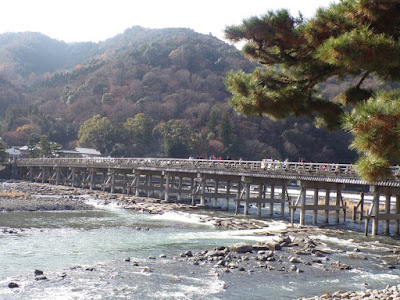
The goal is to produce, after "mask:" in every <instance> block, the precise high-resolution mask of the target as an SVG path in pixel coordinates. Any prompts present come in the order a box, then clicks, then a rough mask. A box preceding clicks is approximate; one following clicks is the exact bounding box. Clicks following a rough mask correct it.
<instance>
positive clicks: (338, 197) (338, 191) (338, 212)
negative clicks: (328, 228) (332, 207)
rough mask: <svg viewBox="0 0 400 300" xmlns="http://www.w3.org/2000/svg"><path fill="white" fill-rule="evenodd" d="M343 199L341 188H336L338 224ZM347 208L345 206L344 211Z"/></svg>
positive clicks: (337, 222) (336, 218)
mask: <svg viewBox="0 0 400 300" xmlns="http://www.w3.org/2000/svg"><path fill="white" fill-rule="evenodd" d="M341 199H342V193H341V191H340V189H337V190H336V208H337V210H336V215H335V221H336V224H339V218H340V210H339V208H340V201H341ZM345 209H346V208H343V211H345ZM344 218H346V215H344Z"/></svg>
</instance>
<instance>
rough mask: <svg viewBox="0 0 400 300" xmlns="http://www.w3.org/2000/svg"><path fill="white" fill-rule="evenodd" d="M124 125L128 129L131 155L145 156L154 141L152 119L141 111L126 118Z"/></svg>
mask: <svg viewBox="0 0 400 300" xmlns="http://www.w3.org/2000/svg"><path fill="white" fill-rule="evenodd" d="M123 127H124V129H125V131H126V135H127V139H126V144H127V148H128V149H129V150H128V152H129V155H134V156H143V155H145V153H146V149H147V148H148V147H149V145H150V144H151V141H152V132H153V124H152V121H151V119H149V118H147V117H146V115H145V114H143V113H140V114H137V115H135V117H133V118H128V119H126V121H125V123H124V124H123Z"/></svg>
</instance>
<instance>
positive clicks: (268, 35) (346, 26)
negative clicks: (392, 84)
mask: <svg viewBox="0 0 400 300" xmlns="http://www.w3.org/2000/svg"><path fill="white" fill-rule="evenodd" d="M399 28H400V1H380V0H342V1H340V3H338V4H333V5H331V6H330V7H329V8H326V9H319V10H318V12H317V13H316V15H315V16H314V17H313V18H311V19H310V20H304V19H303V18H302V16H301V15H300V16H299V17H292V16H291V15H290V14H289V13H288V11H287V10H279V11H276V12H268V13H267V14H266V15H264V16H262V17H253V18H250V19H247V20H244V21H243V23H242V24H241V25H239V26H230V27H227V28H226V30H225V33H226V37H227V38H228V39H230V40H232V41H241V40H245V41H247V42H248V43H247V44H246V45H245V46H244V48H243V51H244V53H245V55H247V56H248V57H250V58H252V59H255V60H257V61H258V62H259V63H260V64H261V65H262V67H259V68H257V69H256V70H255V71H254V72H253V73H251V74H248V73H244V72H243V71H239V72H234V73H230V74H229V75H228V76H227V79H226V85H227V88H228V89H229V91H230V92H231V93H232V94H233V96H232V98H231V100H230V102H231V104H232V105H233V107H234V108H235V109H236V110H237V111H239V112H240V113H242V114H244V115H247V116H250V115H260V116H261V115H264V116H268V117H270V118H273V119H283V118H287V117H289V116H291V115H293V116H295V117H301V116H306V117H308V118H310V119H312V120H314V121H315V123H316V124H318V125H320V126H321V125H323V126H325V127H327V128H329V129H334V128H338V127H340V126H344V128H345V129H346V130H348V131H349V132H351V133H352V134H353V135H354V142H353V144H352V147H354V148H356V149H357V151H358V152H359V154H360V155H361V156H362V157H361V158H360V160H359V161H358V162H357V164H356V166H357V169H358V171H359V174H360V175H362V176H363V178H364V179H367V180H369V181H375V180H377V179H381V178H385V177H386V175H387V174H388V171H389V170H388V167H389V164H390V163H392V162H394V161H395V160H398V159H400V154H399V155H397V152H396V154H394V155H390V156H385V154H384V151H381V150H382V149H384V147H385V143H384V141H385V140H387V139H390V138H391V133H390V132H391V131H382V132H381V131H380V132H379V133H375V136H374V134H373V132H372V131H364V130H363V129H362V128H360V127H359V126H358V125H357V124H359V123H358V122H352V121H351V120H353V119H352V118H350V117H349V116H350V115H352V116H356V115H358V116H359V118H363V122H366V123H368V122H369V123H371V124H372V123H373V122H374V120H375V119H381V120H382V122H384V121H383V120H384V119H385V118H387V117H388V118H389V119H390V120H391V121H390V122H392V123H393V124H394V123H396V121H395V120H397V115H396V116H394V115H386V113H387V111H386V110H385V109H384V108H382V107H381V106H382V105H383V106H385V105H386V102H385V101H381V100H379V97H380V96H379V93H376V91H373V90H370V89H368V88H365V87H364V86H363V83H365V80H366V79H367V78H368V77H370V76H374V77H375V78H378V79H380V80H386V81H394V80H399V79H400V72H399V71H400V40H399V39H400V31H399ZM332 77H335V78H338V79H346V80H348V81H349V82H351V80H353V84H352V86H351V87H350V88H348V89H347V90H346V91H344V92H342V93H340V94H338V95H336V96H335V97H333V98H330V99H327V98H325V97H323V96H322V95H321V93H320V90H319V89H318V87H319V85H320V84H321V83H324V82H325V81H326V80H327V79H329V78H332ZM367 99H369V100H368V101H367V102H368V103H370V104H369V113H370V114H366V113H362V112H363V110H365V109H367V108H366V107H364V106H365V105H366V104H365V103H366V100H367ZM349 110H352V113H351V114H350V115H347V116H348V117H344V115H345V113H346V112H347V111H349ZM382 114H383V115H382ZM360 122H361V121H360ZM396 124H397V123H396ZM385 126H389V125H384V126H382V127H381V129H383V128H384V127H385ZM396 126H397V125H396ZM359 134H361V135H368V136H369V137H370V139H372V140H374V142H375V145H376V147H375V148H376V149H378V148H379V149H381V150H377V151H365V148H358V147H359V146H360V143H359V142H357V141H358V139H359V137H358V135H359ZM378 135H380V137H379V138H378ZM372 153H373V155H372ZM365 162H368V163H365ZM366 168H367V169H366ZM362 170H363V171H362ZM378 170H380V171H378ZM382 170H385V171H384V172H383V171H382Z"/></svg>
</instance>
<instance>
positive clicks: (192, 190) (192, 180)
mask: <svg viewBox="0 0 400 300" xmlns="http://www.w3.org/2000/svg"><path fill="white" fill-rule="evenodd" d="M194 189H195V187H194V178H193V177H191V178H190V198H191V199H192V206H194V205H195V190H194Z"/></svg>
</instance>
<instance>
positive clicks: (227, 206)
mask: <svg viewBox="0 0 400 300" xmlns="http://www.w3.org/2000/svg"><path fill="white" fill-rule="evenodd" d="M230 193H231V181H230V180H228V181H227V182H226V207H225V208H226V210H227V211H228V210H229V194H230Z"/></svg>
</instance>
